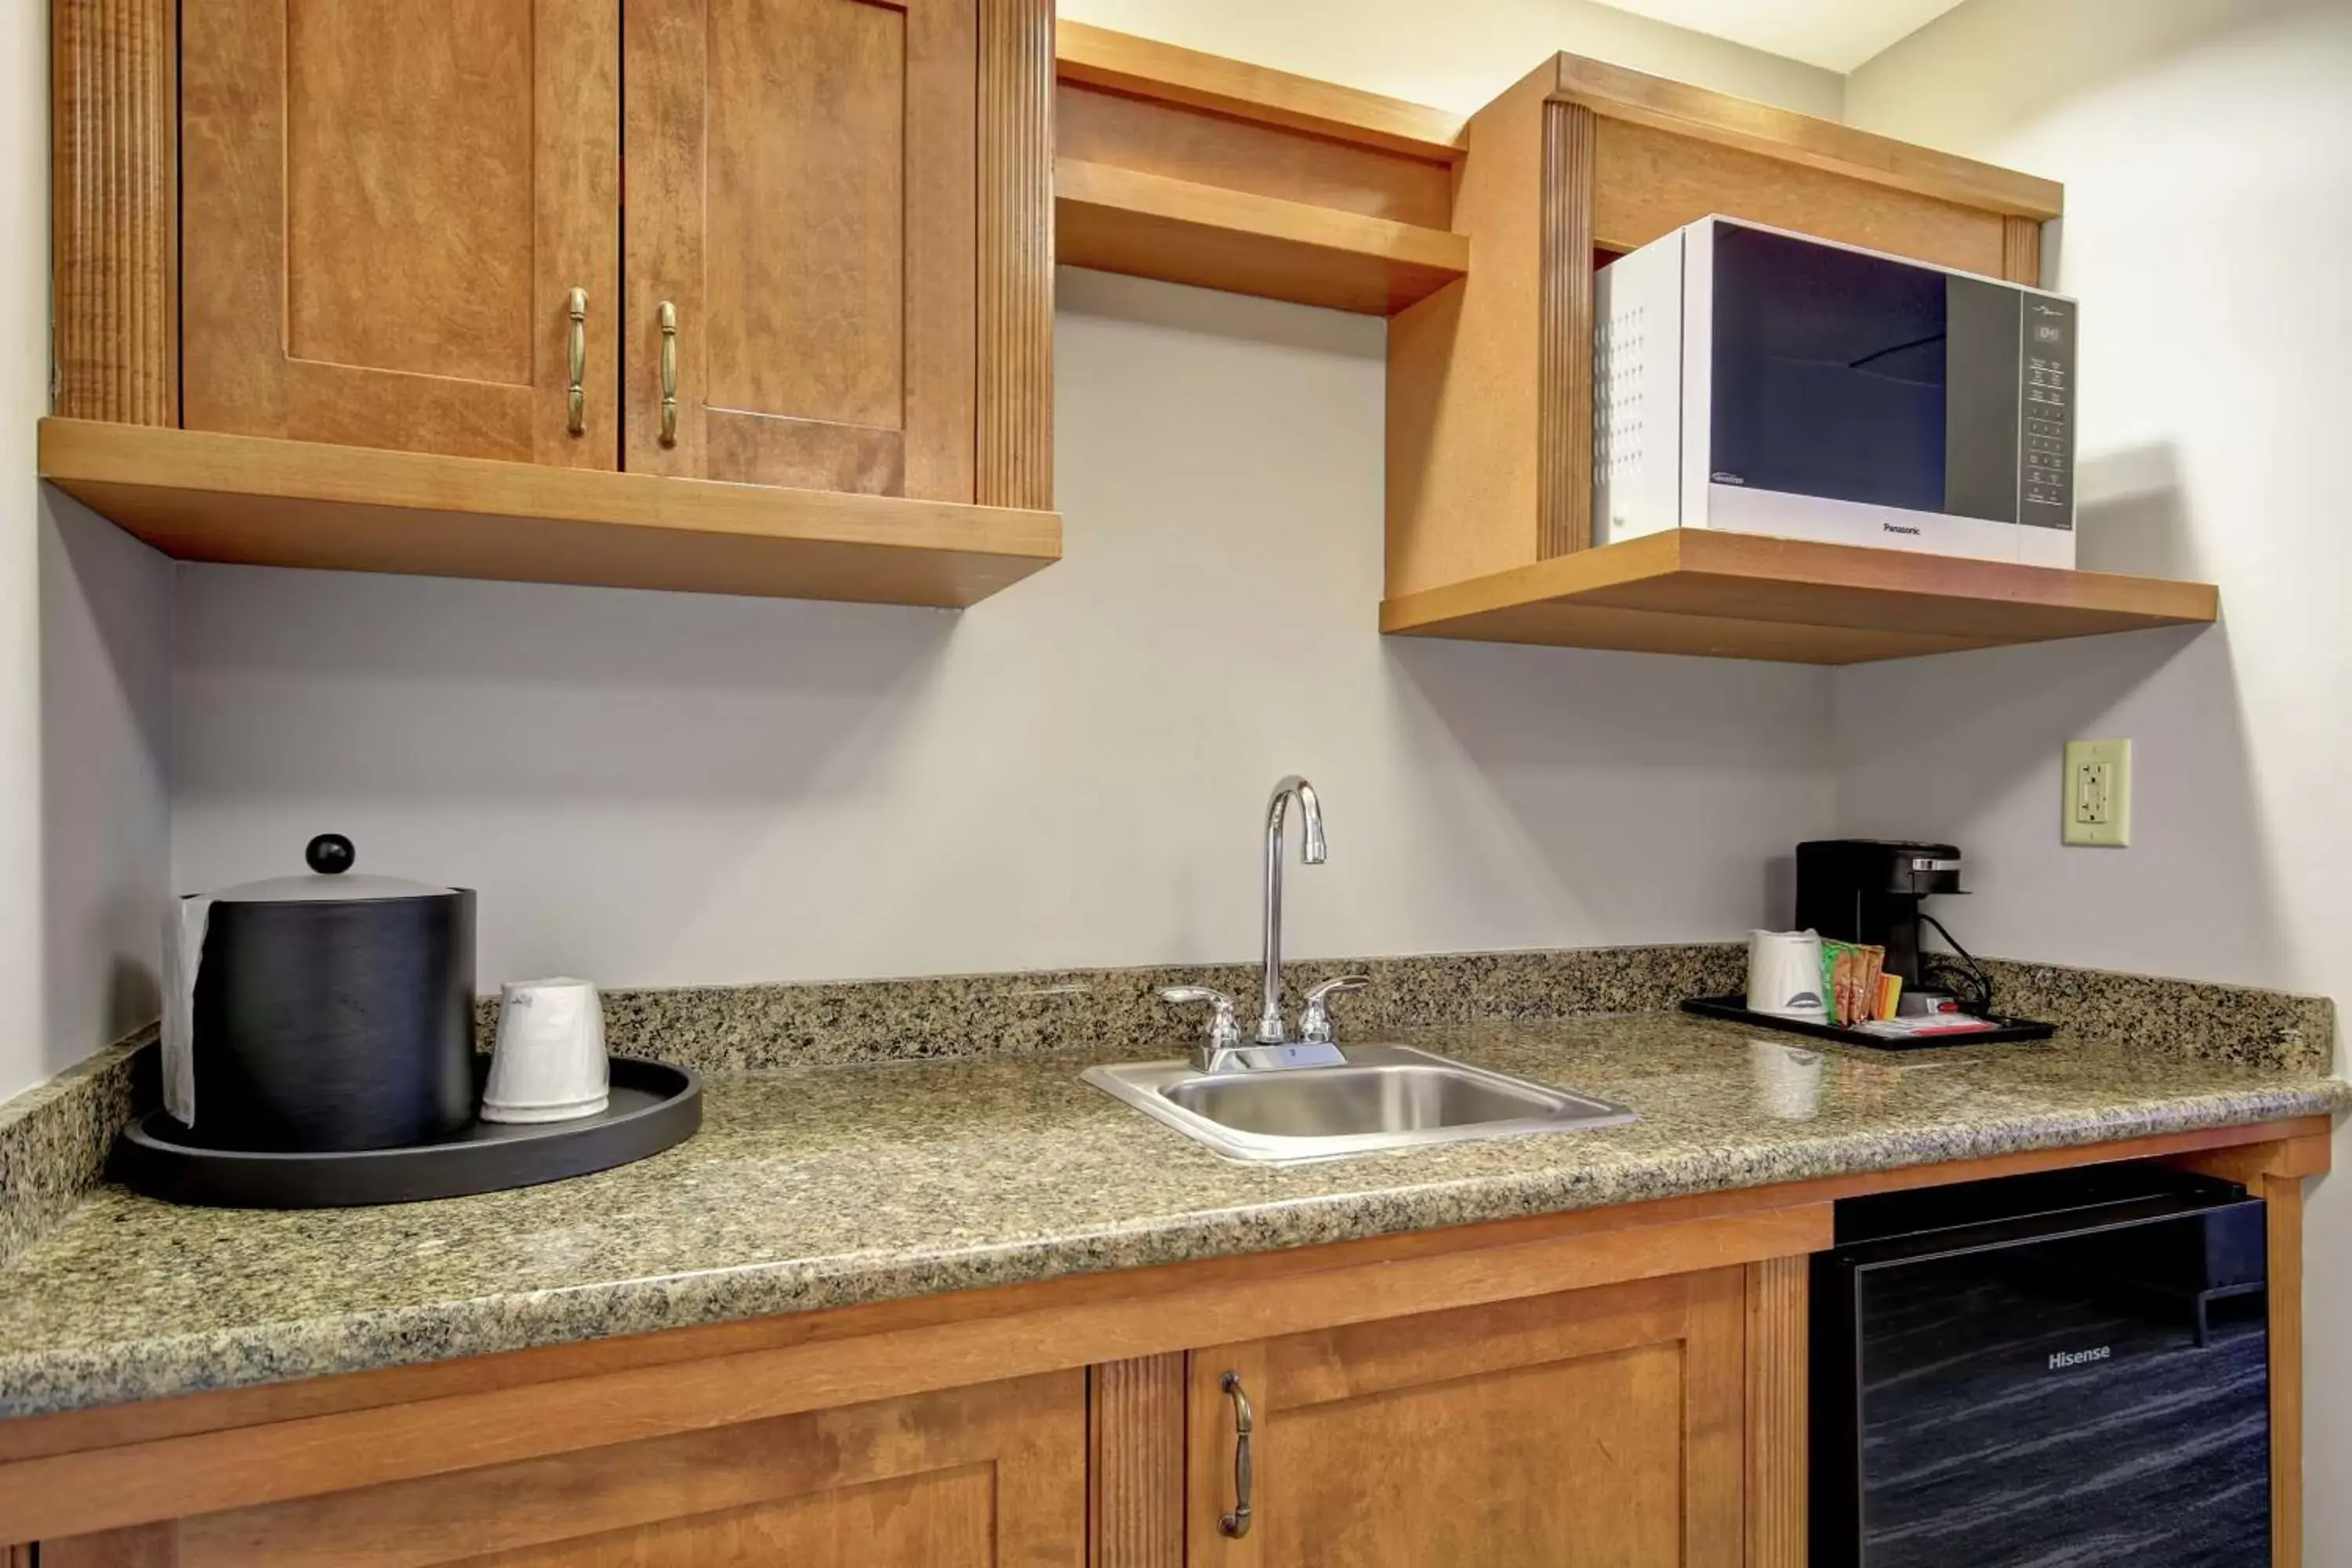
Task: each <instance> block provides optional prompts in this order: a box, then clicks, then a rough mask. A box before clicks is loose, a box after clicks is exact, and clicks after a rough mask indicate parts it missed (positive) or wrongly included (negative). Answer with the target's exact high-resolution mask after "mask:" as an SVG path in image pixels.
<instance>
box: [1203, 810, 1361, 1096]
mask: <svg viewBox="0 0 2352 1568" xmlns="http://www.w3.org/2000/svg"><path fill="white" fill-rule="evenodd" d="M1294 795H1295V796H1297V799H1298V816H1299V826H1300V829H1301V831H1300V836H1299V845H1298V858H1300V859H1301V860H1303V861H1305V862H1306V863H1307V865H1309V866H1320V865H1321V864H1322V863H1323V862H1324V860H1325V859H1327V858H1328V857H1329V855H1330V853H1331V851H1330V847H1329V846H1328V844H1326V843H1325V842H1324V838H1323V807H1322V805H1321V804H1320V803H1319V802H1318V801H1317V800H1316V798H1315V786H1314V785H1313V784H1308V783H1307V781H1306V780H1305V779H1303V778H1300V777H1299V776H1298V775H1297V773H1292V774H1291V775H1289V776H1288V777H1287V778H1286V779H1284V780H1283V781H1282V782H1281V783H1280V784H1276V785H1275V786H1274V798H1273V799H1271V800H1269V801H1267V802H1266V806H1265V987H1264V994H1263V995H1262V997H1261V1004H1262V1005H1260V1007H1259V1009H1258V1016H1257V1040H1256V1044H1257V1045H1258V1046H1260V1047H1265V1046H1288V1045H1291V1044H1293V1042H1292V1040H1291V1038H1290V1036H1289V1034H1288V1032H1287V1031H1286V1030H1285V1028H1284V1027H1283V1022H1282V824H1283V818H1284V817H1285V816H1286V815H1287V814H1288V810H1289V805H1290V801H1291V797H1292V796H1294ZM1369 984H1371V981H1370V979H1369V978H1368V977H1366V976H1364V975H1361V974H1342V975H1340V976H1339V977H1338V978H1336V979H1332V980H1326V981H1325V982H1323V984H1320V985H1318V986H1316V987H1315V988H1314V989H1313V990H1311V991H1309V992H1308V993H1307V1005H1306V1008H1305V1010H1304V1011H1302V1012H1301V1013H1300V1014H1299V1016H1298V1039H1297V1045H1300V1046H1328V1045H1330V1044H1331V1014H1330V1007H1329V1003H1330V999H1331V998H1332V997H1334V996H1337V995H1339V994H1342V993H1343V992H1349V991H1361V990H1362V989H1363V988H1364V987H1365V986H1367V985H1369ZM1160 996H1161V998H1162V999H1163V1000H1165V1001H1169V1002H1173V1003H1177V1004H1179V1005H1182V1004H1186V1003H1194V1002H1205V1003H1207V1004H1208V1005H1209V1006H1210V1008H1211V1012H1210V1016H1209V1030H1208V1037H1207V1038H1206V1039H1205V1040H1203V1041H1202V1043H1201V1044H1200V1045H1198V1046H1196V1047H1193V1051H1192V1065H1193V1066H1194V1067H1195V1068H1198V1069H1199V1070H1200V1071H1202V1072H1204V1073H1215V1072H1233V1071H1237V1070H1240V1069H1243V1068H1253V1067H1269V1066H1283V1065H1310V1064H1305V1063H1301V1064H1286V1062H1285V1061H1284V1059H1283V1058H1284V1056H1285V1053H1281V1052H1264V1053H1256V1052H1254V1051H1253V1049H1251V1048H1249V1047H1244V1046H1243V1044H1242V1030H1241V1024H1240V1022H1239V1021H1238V1020H1237V1019H1236V1018H1235V1017H1234V999H1233V998H1232V997H1230V996H1228V995H1226V994H1223V992H1221V991H1213V990H1211V989H1209V988H1208V987H1207V986H1205V985H1171V986H1169V987H1167V988H1166V989H1164V990H1162V991H1161V992H1160ZM1330 1054H1331V1053H1329V1052H1326V1053H1324V1055H1325V1057H1327V1058H1328V1057H1329V1056H1330Z"/></svg>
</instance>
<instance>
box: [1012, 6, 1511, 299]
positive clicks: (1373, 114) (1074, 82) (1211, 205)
mask: <svg viewBox="0 0 2352 1568" xmlns="http://www.w3.org/2000/svg"><path fill="white" fill-rule="evenodd" d="M1055 71H1056V76H1057V86H1056V92H1055V127H1054V150H1055V203H1054V212H1055V248H1056V251H1057V253H1058V258H1059V259H1060V260H1062V261H1065V262H1067V263H1069V264H1071V265H1072V266H1076V267H1094V268H1101V269H1102V270H1104V271H1107V272H1125V273H1129V274H1131V275H1134V276H1137V277H1143V278H1157V279H1163V280H1165V281H1169V282H1174V283H1191V284H1196V285H1199V286H1202V287H1204V288H1211V289H1228V290H1231V291H1233V292H1235V293H1243V294H1258V295H1263V296H1265V297H1266V298H1269V299H1276V300H1293V301H1296V302H1297V303H1300V304H1307V305H1323V306H1328V307H1331V308H1334V309H1337V310H1359V311H1364V312H1367V313H1370V314H1373V315H1392V314H1394V313H1395V312H1396V311H1398V310H1402V309H1404V308H1405V307H1406V306H1408V305H1411V304H1412V303H1414V302H1416V301H1418V300H1423V299H1426V298H1427V297H1428V296H1429V295H1431V294H1433V293H1434V292H1436V291H1437V290H1438V289H1442V288H1444V286H1445V285H1446V284H1448V283H1451V282H1453V281H1454V280H1455V279H1459V278H1461V277H1462V276H1464V274H1465V273H1466V272H1467V271H1468V270H1469V266H1470V242H1469V240H1468V239H1467V238H1465V237H1463V236H1461V235H1458V234H1455V233H1454V231H1453V229H1452V226H1451V217H1452V212H1453V204H1454V166H1455V164H1456V163H1459V162H1460V160H1461V156H1462V152H1461V147H1460V145H1459V142H1460V138H1461V133H1462V121H1461V120H1460V119H1459V118H1458V117H1456V116H1454V115H1449V114H1445V113H1442V112H1441V111H1439V110H1433V109H1425V108H1423V106H1421V105H1420V104H1416V103H1407V102H1404V101H1403V100H1399V99H1392V98H1383V97H1381V95H1380V94H1378V93H1370V92H1360V91H1358V90H1356V89H1352V88H1345V87H1340V86H1338V85H1336V84H1334V83H1331V82H1324V81H1317V80H1314V79H1311V78H1308V77H1301V76H1293V75H1291V74H1289V73H1288V72H1286V71H1277V70H1269V69H1267V68H1264V67H1262V66H1253V65H1248V64H1244V62H1242V61H1239V60H1230V59H1225V58H1221V57H1219V56H1216V55H1207V54H1202V53H1201V52H1199V51H1198V50H1194V49H1184V48H1178V47H1174V46H1172V45H1169V44H1160V43H1155V42H1153V41H1152V40H1150V39H1149V38H1138V37H1129V36H1128V35H1126V34H1123V33H1114V32H1110V31H1108V30H1106V29H1104V28H1100V27H1089V26H1085V25H1084V24H1082V23H1076V22H1064V23H1062V24H1061V25H1060V26H1059V27H1058V28H1057V29H1056V32H1055Z"/></svg>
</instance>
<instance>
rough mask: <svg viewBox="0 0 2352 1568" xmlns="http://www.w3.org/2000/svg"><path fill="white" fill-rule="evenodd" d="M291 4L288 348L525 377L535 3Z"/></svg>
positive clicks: (457, 375) (484, 375) (455, 374)
mask: <svg viewBox="0 0 2352 1568" xmlns="http://www.w3.org/2000/svg"><path fill="white" fill-rule="evenodd" d="M285 18H286V20H285V33H286V41H285V49H286V67H285V72H286V74H285V103H286V107H285V114H286V120H285V138H286V141H285V148H286V352H287V353H288V355H289V357H291V358H293V359H295V360H297V361H302V360H308V361H311V362H313V363H322V364H332V365H351V366H356V367H363V368H367V369H373V370H389V371H404V372H407V373H410V374H415V375H421V376H447V377H449V378H451V379H453V380H457V381H461V382H474V383H489V384H507V385H511V386H519V387H521V386H529V385H530V380H531V368H532V361H533V357H534V356H533V354H532V352H531V351H532V342H531V336H532V334H531V227H532V216H533V211H532V209H533V205H534V204H533V202H532V192H531V182H532V173H533V159H532V157H531V137H532V131H531V121H532V119H533V114H532V110H533V108H534V104H533V101H532V100H533V94H532V91H531V84H532V59H531V42H532V40H531V14H530V7H529V6H527V5H466V6H464V7H462V8H457V7H446V6H427V7H426V8H425V10H424V11H423V12H422V13H420V12H419V11H418V9H417V8H416V7H415V6H414V5H405V4H401V3H398V0H335V3H334V4H332V5H319V4H316V3H315V0H292V3H290V4H288V5H286V6H285ZM392 257H397V258H399V267H398V271H399V273H400V275H401V276H400V279H399V283H398V286H397V289H396V291H395V292H394V296H393V297H392V298H383V294H384V292H385V290H384V289H383V283H384V279H383V277H382V275H381V273H380V272H377V271H375V268H380V267H381V266H382V263H383V259H384V258H392ZM362 259H363V260H364V261H366V262H368V263H372V264H373V266H372V267H370V268H367V269H365V270H363V269H362V267H361V266H358V265H355V263H358V262H360V261H362ZM371 274H373V276H372V275H371ZM371 285H373V287H371ZM426 300H430V301H433V302H434V307H433V308H431V309H404V308H403V307H404V305H405V304H408V303H410V302H411V301H415V302H419V303H421V302H423V301H426Z"/></svg>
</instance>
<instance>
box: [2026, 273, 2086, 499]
mask: <svg viewBox="0 0 2352 1568" xmlns="http://www.w3.org/2000/svg"><path fill="white" fill-rule="evenodd" d="M2019 298H2020V302H2021V304H2022V305H2023V307H2024V321H2023V329H2022V336H2023V338H2024V352H2023V353H2021V354H2020V355H2019V356H2018V359H2019V364H2018V372H2019V381H2020V385H2019V388H2018V400H2017V406H2018V418H2019V425H2020V426H2021V427H2020V429H2019V431H2018V443H2017V450H2018V464H2017V468H2018V474H2017V500H2018V506H2017V521H2020V522H2023V523H2031V524H2032V525H2033V526H2035V527H2037V528H2072V527H2074V324H2075V323H2074V301H2073V300H2053V299H2051V298H2050V297H2048V296H2047V295H2042V294H2022V295H2021V296H2020V297H2019Z"/></svg>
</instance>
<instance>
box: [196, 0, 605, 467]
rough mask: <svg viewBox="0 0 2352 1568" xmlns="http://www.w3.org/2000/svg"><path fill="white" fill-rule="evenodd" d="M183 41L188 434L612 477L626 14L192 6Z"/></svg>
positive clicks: (233, 0) (332, 3)
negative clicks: (621, 21)
mask: <svg viewBox="0 0 2352 1568" xmlns="http://www.w3.org/2000/svg"><path fill="white" fill-rule="evenodd" d="M180 25H181V64H180V91H181V100H180V101H181V110H180V124H181V150H180V167H181V202H182V218H181V228H182V236H183V242H182V258H183V260H182V270H183V304H182V310H183V321H184V327H183V333H184V336H183V363H182V375H183V379H184V403H183V419H184V423H185V424H186V425H187V426H188V427H189V428H191V429H200V430H227V431H236V432H239V433H243V434H247V435H257V436H283V437H295V438H298V439H301V440H312V441H335V442H341V443H344V444H347V445H352V446H361V447H400V448H403V449H405V450H410V451H425V452H438V453H447V454H452V455H456V456H461V457H478V458H509V459H513V460H518V461H530V462H541V463H560V464H567V465H574V466H579V467H585V468H612V467H614V463H615V461H616V458H617V454H618V447H619V413H618V397H617V385H618V383H617V380H616V376H615V362H616V359H617V355H616V353H615V346H616V344H617V342H618V340H619V331H620V313H619V310H618V306H619V299H618V289H619V254H620V252H619V247H620V236H619V226H620V208H619V178H620V163H619V146H618V136H619V130H620V121H619V94H618V89H617V80H618V70H619V64H620V57H619V38H618V36H617V35H618V30H619V29H618V26H617V22H616V19H615V17H614V6H613V4H612V0H183V3H182V5H181V16H180ZM572 289H581V290H583V292H584V294H585V296H586V300H585V311H584V314H585V320H584V321H582V322H581V323H579V326H580V331H579V345H580V359H581V362H582V363H581V367H580V380H581V382H582V384H583V396H582V413H581V417H580V418H579V419H578V420H576V421H575V420H574V419H573V418H572V413H571V409H570V401H571V400H570V387H571V384H572V341H573V326H574V323H573V321H572V313H571V310H570V308H569V307H570V296H571V292H572ZM575 424H576V425H577V426H578V428H576V429H575V428H574V427H573V426H574V425H575Z"/></svg>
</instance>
